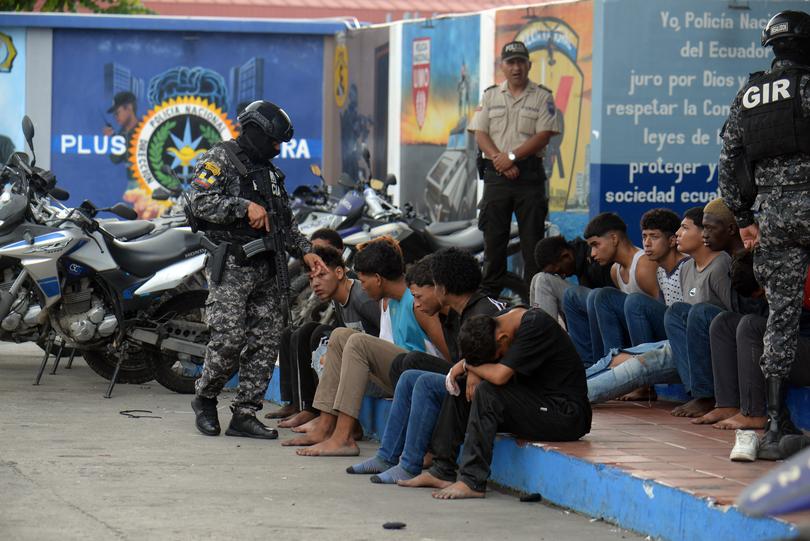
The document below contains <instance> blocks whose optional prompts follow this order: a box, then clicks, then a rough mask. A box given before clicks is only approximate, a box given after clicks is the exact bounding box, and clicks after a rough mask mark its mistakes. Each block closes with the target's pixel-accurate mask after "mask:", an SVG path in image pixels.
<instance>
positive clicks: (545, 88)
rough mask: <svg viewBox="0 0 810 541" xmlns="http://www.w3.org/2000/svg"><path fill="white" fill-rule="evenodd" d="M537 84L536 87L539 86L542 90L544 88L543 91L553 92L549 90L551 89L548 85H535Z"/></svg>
mask: <svg viewBox="0 0 810 541" xmlns="http://www.w3.org/2000/svg"><path fill="white" fill-rule="evenodd" d="M537 86H538V87H540V88H542V89H543V90H545V91H546V92H548V93H549V94H553V92H552V91H551V89H550V88H549V87H547V86H545V85H540V84H539V85H537Z"/></svg>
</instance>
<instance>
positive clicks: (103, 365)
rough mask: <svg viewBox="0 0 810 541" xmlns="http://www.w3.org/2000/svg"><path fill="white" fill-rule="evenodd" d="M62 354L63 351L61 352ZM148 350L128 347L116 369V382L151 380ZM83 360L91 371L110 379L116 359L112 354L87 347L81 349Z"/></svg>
mask: <svg viewBox="0 0 810 541" xmlns="http://www.w3.org/2000/svg"><path fill="white" fill-rule="evenodd" d="M63 356H64V353H63ZM148 356H149V355H148V352H146V351H145V350H143V349H141V350H140V351H137V350H136V348H135V346H132V347H131V348H130V352H129V354H128V355H127V359H126V360H125V361H124V362H123V363H122V364H121V370H119V371H118V383H132V384H136V385H137V384H140V383H146V382H147V381H152V380H153V379H154V378H153V377H152V369H151V368H150V367H149V363H148V362H147V357H148ZM82 357H84V362H86V363H87V366H89V367H90V368H91V369H92V370H93V372H95V373H96V374H98V375H99V376H101V377H102V378H104V379H106V380H111V379H112V377H113V374H114V373H115V365H116V364H117V363H118V359H116V358H115V356H114V355H109V354H108V353H107V352H106V351H105V350H101V349H87V350H84V351H82Z"/></svg>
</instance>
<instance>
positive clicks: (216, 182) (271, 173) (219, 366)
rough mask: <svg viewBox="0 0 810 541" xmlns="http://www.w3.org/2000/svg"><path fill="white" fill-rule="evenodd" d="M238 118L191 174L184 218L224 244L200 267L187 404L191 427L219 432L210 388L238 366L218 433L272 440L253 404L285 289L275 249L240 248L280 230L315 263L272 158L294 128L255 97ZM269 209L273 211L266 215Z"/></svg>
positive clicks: (268, 365) (289, 246) (272, 349)
mask: <svg viewBox="0 0 810 541" xmlns="http://www.w3.org/2000/svg"><path fill="white" fill-rule="evenodd" d="M238 120H239V123H240V124H241V127H242V133H241V134H240V135H239V137H237V138H236V139H235V140H233V141H223V142H220V143H217V144H215V145H214V146H213V147H212V148H211V149H210V150H208V151H207V152H206V153H205V154H203V155H202V156H201V157H200V158H199V160H198V161H197V165H196V167H195V171H194V178H193V180H192V182H191V198H190V199H191V200H190V209H189V210H190V212H191V214H192V216H191V220H192V221H194V222H196V224H197V227H198V228H199V229H201V230H203V231H205V232H206V235H207V236H208V237H209V238H210V239H211V240H213V241H214V242H217V243H227V245H226V246H227V257H226V259H225V262H224V267H223V268H221V269H220V268H219V267H215V265H216V262H215V261H214V258H209V262H208V265H207V268H206V275H207V278H208V282H209V293H208V301H207V303H206V323H207V324H208V328H209V332H210V334H211V339H210V341H209V343H208V350H207V353H206V356H205V365H204V367H203V372H202V375H201V376H200V378H199V379H198V380H197V384H196V396H195V397H194V400H192V402H191V406H192V408H193V409H194V412H195V413H196V424H197V429H198V430H199V431H200V432H202V433H203V434H205V435H208V436H216V435H218V434H219V432H220V426H219V419H218V417H217V395H219V393H220V391H222V387H223V386H224V385H225V383H226V382H227V381H228V379H229V378H230V377H231V376H232V375H233V373H234V372H235V371H236V370H237V369H238V370H239V389H238V391H237V393H236V396H235V398H234V400H233V403H232V405H231V410H232V412H233V417H232V419H231V422H230V425H229V427H228V429H227V430H226V432H225V434H226V435H228V436H243V437H249V438H263V439H275V438H277V437H278V433H277V432H276V430H274V429H270V428H267V427H266V426H264V425H263V424H262V423H261V422H260V421H259V420H258V419H257V418H256V411H257V410H259V409H261V407H262V400H263V399H264V394H265V391H266V390H267V384H268V381H269V379H270V376H271V375H272V370H273V365H274V363H275V362H276V354H277V352H278V346H279V339H280V336H281V331H282V327H283V319H284V316H283V314H282V308H281V307H282V300H281V295H287V291H279V289H278V287H277V285H276V281H275V280H274V278H275V273H276V270H275V269H276V267H275V266H274V260H273V254H267V253H263V254H259V255H257V256H254V257H247V256H246V253H245V251H244V249H243V248H242V247H243V246H244V245H245V244H246V243H248V242H250V241H253V240H256V239H259V238H261V237H265V236H267V235H282V236H283V241H284V246H285V247H286V250H287V251H288V252H290V253H291V254H293V255H296V256H299V257H303V259H304V261H305V262H306V264H307V266H309V268H311V269H313V270H314V271H315V272H318V271H320V270H321V269H322V268H323V262H322V261H321V259H320V258H319V257H318V256H317V255H315V254H313V253H310V244H309V241H308V240H307V238H306V237H304V236H303V235H302V234H301V233H300V231H299V230H298V226H297V225H296V223H295V220H294V219H293V217H292V212H291V211H290V208H289V197H288V195H287V191H286V190H285V188H284V174H283V173H282V172H281V170H280V169H278V168H277V167H276V166H275V165H273V163H272V162H271V161H270V160H272V159H273V158H274V157H276V156H277V155H278V154H279V152H280V150H281V144H282V143H285V142H287V141H289V140H290V139H291V138H292V136H293V126H292V122H291V121H290V118H289V116H287V113H285V112H284V110H283V109H281V108H280V107H278V106H277V105H274V104H272V103H270V102H267V101H255V102H253V103H251V104H250V105H248V106H247V108H245V110H244V111H243V112H242V113H241V114H240V115H239V117H238ZM279 209H280V211H279ZM274 212H276V213H278V214H281V216H276V217H275V218H274V219H271V215H270V213H274ZM272 226H275V227H272ZM220 270H221V274H220V272H219V271H220ZM216 274H220V276H216Z"/></svg>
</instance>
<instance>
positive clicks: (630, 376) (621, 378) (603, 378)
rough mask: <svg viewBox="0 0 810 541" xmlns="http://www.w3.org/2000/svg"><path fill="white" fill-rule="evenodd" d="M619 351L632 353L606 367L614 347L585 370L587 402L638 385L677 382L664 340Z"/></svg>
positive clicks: (605, 399) (603, 398)
mask: <svg viewBox="0 0 810 541" xmlns="http://www.w3.org/2000/svg"><path fill="white" fill-rule="evenodd" d="M622 352H624V353H630V354H631V355H634V356H633V357H632V358H631V359H627V360H626V361H625V362H623V363H622V364H620V365H619V366H616V367H615V368H610V361H611V360H613V357H614V356H616V355H618V354H619V353H620V351H619V350H615V349H614V350H613V351H611V352H610V353H608V354H607V355H605V356H604V357H603V358H602V359H600V360H599V362H598V363H596V364H595V365H593V366H592V367H591V368H589V369H588V371H587V373H586V374H587V376H588V400H590V402H591V404H598V403H600V402H606V401H608V400H613V399H614V398H618V397H620V396H623V395H626V394H627V393H629V392H630V391H632V390H633V389H637V388H639V387H642V386H646V385H653V384H656V383H676V382H677V381H678V370H677V367H676V366H675V358H674V357H673V355H672V348H671V347H670V345H669V342H667V341H666V340H664V341H661V342H654V343H650V344H641V345H639V346H636V347H632V348H627V349H625V350H622Z"/></svg>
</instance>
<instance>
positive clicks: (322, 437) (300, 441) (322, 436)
mask: <svg viewBox="0 0 810 541" xmlns="http://www.w3.org/2000/svg"><path fill="white" fill-rule="evenodd" d="M331 435H332V425H329V426H324V424H317V425H315V426H313V428H312V430H310V431H309V432H307V433H306V434H304V435H303V436H299V437H297V438H293V439H291V440H285V441H282V442H281V445H283V446H284V447H296V446H305V445H315V444H316V443H321V442H322V441H326V440H327V439H329V437H330V436H331Z"/></svg>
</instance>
